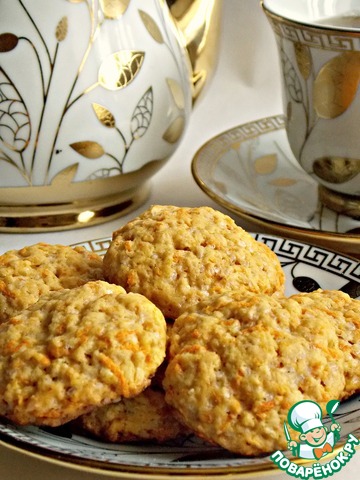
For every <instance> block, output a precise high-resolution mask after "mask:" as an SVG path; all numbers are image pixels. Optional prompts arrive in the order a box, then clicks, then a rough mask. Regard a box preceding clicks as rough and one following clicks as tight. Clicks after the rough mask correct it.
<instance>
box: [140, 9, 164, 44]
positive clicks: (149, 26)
mask: <svg viewBox="0 0 360 480" xmlns="http://www.w3.org/2000/svg"><path fill="white" fill-rule="evenodd" d="M139 14H140V17H141V20H142V22H143V24H144V25H145V28H146V30H147V31H148V32H149V33H150V35H151V36H152V38H153V39H154V40H155V42H157V43H164V39H163V36H162V33H161V31H160V29H159V27H158V26H157V24H156V22H155V20H154V19H153V18H152V17H150V15H149V14H148V13H146V12H144V11H143V10H139Z"/></svg>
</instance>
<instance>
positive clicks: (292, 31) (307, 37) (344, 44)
mask: <svg viewBox="0 0 360 480" xmlns="http://www.w3.org/2000/svg"><path fill="white" fill-rule="evenodd" d="M268 18H269V20H270V23H271V25H272V28H273V30H274V32H275V34H276V35H278V36H279V37H282V38H284V39H286V40H290V41H291V42H294V43H297V42H298V43H301V44H304V45H307V46H308V47H313V48H321V49H324V50H334V51H339V52H351V51H359V50H360V38H359V35H358V34H356V33H352V32H351V33H350V32H347V33H346V35H342V34H341V33H333V32H331V33H330V31H328V30H326V28H324V29H323V31H321V32H319V30H318V29H316V30H315V29H313V28H311V27H308V26H306V25H294V24H292V23H290V22H287V21H286V20H283V19H278V18H277V17H272V16H269V17H268Z"/></svg>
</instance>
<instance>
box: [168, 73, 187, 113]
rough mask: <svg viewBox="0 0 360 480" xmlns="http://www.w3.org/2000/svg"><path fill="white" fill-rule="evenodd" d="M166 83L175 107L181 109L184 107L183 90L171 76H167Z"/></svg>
mask: <svg viewBox="0 0 360 480" xmlns="http://www.w3.org/2000/svg"><path fill="white" fill-rule="evenodd" d="M166 83H167V84H168V87H169V90H170V92H171V95H172V97H173V99H174V102H175V104H176V106H177V108H179V109H180V110H183V109H184V108H185V96H184V90H183V89H182V87H181V85H180V84H179V83H178V82H177V81H176V80H174V79H172V78H167V79H166Z"/></svg>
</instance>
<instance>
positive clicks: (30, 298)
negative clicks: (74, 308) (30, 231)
mask: <svg viewBox="0 0 360 480" xmlns="http://www.w3.org/2000/svg"><path fill="white" fill-rule="evenodd" d="M102 278H103V274H102V258H101V257H100V256H99V255H97V254H95V253H91V252H88V251H87V250H85V248H83V247H75V248H71V247H69V246H64V245H48V244H45V243H38V244H35V245H31V246H28V247H24V248H22V249H21V250H10V251H8V252H6V253H4V254H3V255H1V256H0V323H1V322H2V321H5V320H7V319H8V318H10V317H12V316H14V315H16V314H17V313H19V312H21V311H22V310H24V309H25V308H27V307H28V306H29V305H32V304H33V303H35V302H36V301H37V300H38V299H39V297H40V296H41V295H44V294H47V293H49V292H51V291H58V290H61V289H63V288H74V287H78V286H80V285H83V284H84V283H86V282H88V281H91V280H100V279H102Z"/></svg>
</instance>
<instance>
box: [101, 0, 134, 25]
mask: <svg viewBox="0 0 360 480" xmlns="http://www.w3.org/2000/svg"><path fill="white" fill-rule="evenodd" d="M129 3H130V0H100V6H101V9H102V11H103V12H104V16H105V18H108V19H110V20H115V19H117V18H120V17H121V16H122V15H123V14H124V13H125V11H126V9H127V7H128V6H129Z"/></svg>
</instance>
